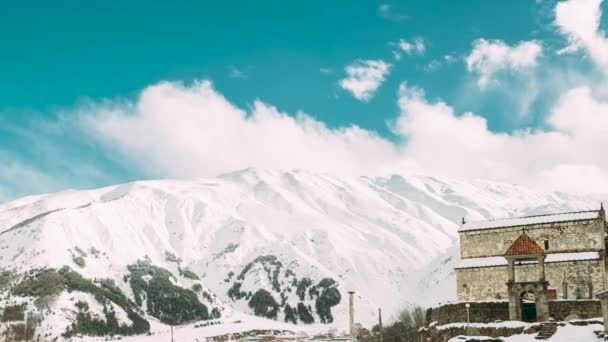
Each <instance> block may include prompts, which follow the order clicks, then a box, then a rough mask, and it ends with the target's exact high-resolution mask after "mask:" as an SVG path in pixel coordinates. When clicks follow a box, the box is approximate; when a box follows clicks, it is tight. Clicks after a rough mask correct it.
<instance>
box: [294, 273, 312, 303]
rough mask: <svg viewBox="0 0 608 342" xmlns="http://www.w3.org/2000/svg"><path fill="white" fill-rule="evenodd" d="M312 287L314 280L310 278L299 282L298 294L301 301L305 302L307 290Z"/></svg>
mask: <svg viewBox="0 0 608 342" xmlns="http://www.w3.org/2000/svg"><path fill="white" fill-rule="evenodd" d="M310 285H312V280H310V278H302V280H300V281H299V282H297V287H296V294H297V295H298V297H299V298H300V300H304V298H305V297H306V289H307V288H308V287H309V286H310Z"/></svg>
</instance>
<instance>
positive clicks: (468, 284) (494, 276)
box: [456, 266, 509, 302]
mask: <svg viewBox="0 0 608 342" xmlns="http://www.w3.org/2000/svg"><path fill="white" fill-rule="evenodd" d="M508 280H509V279H508V274H507V267H506V266H498V267H483V268H466V269H458V270H456V285H457V287H458V288H457V295H458V300H459V301H461V302H474V301H491V300H507V299H508V298H509V295H508V293H507V281H508Z"/></svg>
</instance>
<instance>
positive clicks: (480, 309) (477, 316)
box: [426, 301, 509, 325]
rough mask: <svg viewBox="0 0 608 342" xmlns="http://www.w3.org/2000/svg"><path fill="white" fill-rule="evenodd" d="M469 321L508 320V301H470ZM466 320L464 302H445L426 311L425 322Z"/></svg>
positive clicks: (440, 323) (443, 322)
mask: <svg viewBox="0 0 608 342" xmlns="http://www.w3.org/2000/svg"><path fill="white" fill-rule="evenodd" d="M470 304H471V307H470V308H469V313H470V316H471V322H476V323H491V322H494V321H498V320H500V321H507V320H509V302H506V301H504V302H471V303H470ZM466 321H467V309H466V303H454V304H445V305H442V306H439V307H436V308H430V309H428V310H427V311H426V322H427V324H430V323H431V322H437V324H438V325H443V324H449V323H459V322H466Z"/></svg>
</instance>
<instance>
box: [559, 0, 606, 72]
mask: <svg viewBox="0 0 608 342" xmlns="http://www.w3.org/2000/svg"><path fill="white" fill-rule="evenodd" d="M601 3H602V0H568V1H563V2H560V3H558V4H557V6H555V24H556V25H557V27H558V28H559V31H560V32H561V33H562V34H564V35H565V36H566V37H567V38H568V46H567V47H566V48H565V49H562V50H561V51H560V52H561V53H568V52H574V51H577V50H579V49H584V50H587V51H588V53H589V55H590V56H591V58H592V59H593V60H594V61H595V62H596V63H597V64H599V65H601V66H607V65H608V39H606V35H605V34H604V32H603V31H600V28H599V27H600V18H601V16H602V9H601V7H600V5H601Z"/></svg>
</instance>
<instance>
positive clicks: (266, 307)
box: [249, 289, 279, 319]
mask: <svg viewBox="0 0 608 342" xmlns="http://www.w3.org/2000/svg"><path fill="white" fill-rule="evenodd" d="M249 307H250V308H252V309H253V313H254V314H255V315H256V316H260V317H266V318H272V319H276V318H277V313H278V311H279V305H278V304H277V302H276V301H275V300H274V297H273V296H272V295H271V294H270V292H268V291H266V290H264V289H259V290H257V291H256V293H255V294H254V295H253V297H251V300H249Z"/></svg>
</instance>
